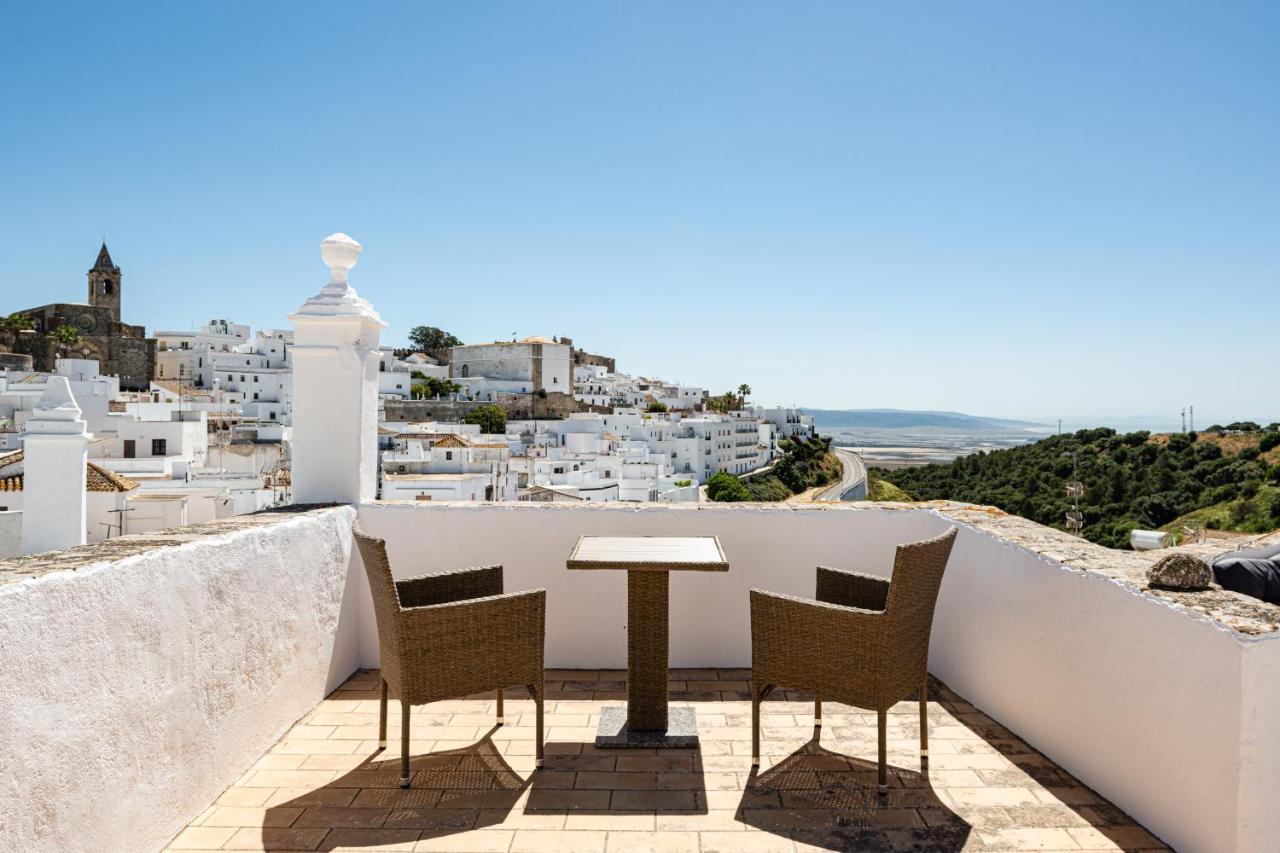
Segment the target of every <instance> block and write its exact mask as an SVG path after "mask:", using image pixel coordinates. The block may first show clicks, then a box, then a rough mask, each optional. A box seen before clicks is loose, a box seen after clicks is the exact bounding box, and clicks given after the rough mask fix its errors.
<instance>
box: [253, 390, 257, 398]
mask: <svg viewBox="0 0 1280 853" xmlns="http://www.w3.org/2000/svg"><path fill="white" fill-rule="evenodd" d="M253 399H255V400H256V399H258V392H257V391H254V392H253Z"/></svg>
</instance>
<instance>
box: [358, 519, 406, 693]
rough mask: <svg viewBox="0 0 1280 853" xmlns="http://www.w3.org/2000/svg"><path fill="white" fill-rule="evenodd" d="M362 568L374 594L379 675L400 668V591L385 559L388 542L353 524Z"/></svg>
mask: <svg viewBox="0 0 1280 853" xmlns="http://www.w3.org/2000/svg"><path fill="white" fill-rule="evenodd" d="M352 532H353V533H354V534H355V538H356V547H358V548H359V549H360V558H361V559H362V560H363V561H364V571H365V574H366V575H368V577H369V591H370V592H371V593H372V594H373V615H374V618H375V619H376V620H377V623H378V650H379V652H380V653H381V656H382V677H383V678H386V679H387V680H388V681H391V680H392V679H391V678H388V675H389V671H390V674H394V673H398V672H399V661H400V620H399V619H398V618H397V614H398V613H399V612H400V594H399V593H398V592H396V582H395V578H393V577H392V576H391V561H390V560H388V559H387V543H386V542H385V541H383V540H382V539H378V538H377V537H375V536H369V535H367V534H366V533H365V532H364V531H363V530H361V529H360V525H359V524H356V525H355V526H354V527H353V528H352Z"/></svg>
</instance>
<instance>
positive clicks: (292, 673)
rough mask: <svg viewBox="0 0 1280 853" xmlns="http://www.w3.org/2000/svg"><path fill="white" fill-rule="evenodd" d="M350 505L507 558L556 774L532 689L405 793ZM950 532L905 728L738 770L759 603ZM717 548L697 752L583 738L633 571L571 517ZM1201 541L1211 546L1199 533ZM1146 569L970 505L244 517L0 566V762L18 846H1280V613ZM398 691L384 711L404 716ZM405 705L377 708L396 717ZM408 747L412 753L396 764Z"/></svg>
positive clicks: (463, 728) (779, 722)
mask: <svg viewBox="0 0 1280 853" xmlns="http://www.w3.org/2000/svg"><path fill="white" fill-rule="evenodd" d="M357 517H358V518H359V520H360V522H361V524H362V526H363V527H364V528H365V529H366V530H368V531H369V532H370V533H372V534H374V535H376V536H381V537H383V538H385V539H386V541H387V544H388V549H389V552H390V556H391V560H392V565H393V567H394V569H395V572H396V573H397V575H402V576H408V575H413V574H419V573H421V572H424V571H428V570H431V569H434V568H439V567H445V566H462V565H475V564H482V563H494V562H496V563H502V564H504V565H505V566H506V583H507V588H508V589H511V590H515V589H521V588H531V587H543V588H545V589H547V591H548V596H547V620H546V621H547V628H546V630H547V651H546V658H547V665H548V666H549V667H552V669H549V670H548V673H547V681H548V683H547V687H548V707H547V713H548V718H547V733H546V734H547V737H546V740H547V752H548V756H547V762H546V766H545V767H544V768H543V769H542V770H538V771H535V770H534V767H533V763H532V750H533V734H532V731H531V727H532V721H531V717H532V711H531V706H530V705H529V703H527V702H526V701H525V700H523V699H522V698H521V697H517V696H516V695H515V694H514V693H512V694H511V697H510V698H509V700H508V705H507V715H508V721H509V724H508V725H506V726H503V727H502V728H497V729H495V727H494V726H493V714H494V708H493V697H492V696H477V697H469V698H464V699H459V700H457V701H451V702H440V703H435V704H433V705H427V706H421V707H420V708H417V709H415V712H416V713H415V716H414V719H413V723H412V728H411V732H412V736H413V742H412V747H411V754H412V755H413V756H414V763H413V766H414V768H415V775H414V788H412V789H411V790H408V791H402V790H400V789H399V788H398V787H397V786H396V777H397V773H396V772H395V769H394V767H393V766H392V765H393V764H394V761H395V758H396V756H395V755H390V756H387V755H384V754H383V753H380V752H378V751H377V749H376V740H375V739H376V737H377V733H376V722H377V710H376V708H377V702H376V695H377V694H376V690H375V688H376V685H377V680H376V679H377V675H376V668H377V667H378V665H379V660H378V645H377V638H376V632H375V625H374V619H373V613H372V606H371V601H370V598H369V592H368V589H367V587H366V585H365V582H364V569H363V566H362V565H361V564H360V561H359V557H358V555H357V554H356V553H355V552H354V551H353V549H352V541H351V533H350V529H351V524H352V522H353V521H354V520H355V519H356V518H357ZM953 524H958V525H960V527H961V532H960V537H959V539H958V540H957V544H956V548H955V551H954V552H953V556H952V561H951V564H950V566H949V568H948V571H947V576H946V579H945V580H944V582H943V586H942V593H941V596H940V599H939V604H938V611H937V617H936V620H935V625H934V631H933V638H932V645H931V654H930V672H931V673H932V676H933V678H934V679H935V680H934V682H933V684H932V687H931V695H930V697H929V699H930V706H929V713H930V739H931V744H930V747H931V754H932V756H933V757H932V759H931V761H930V763H929V765H928V767H927V770H926V772H923V773H922V772H921V771H922V768H921V765H920V761H919V759H918V757H917V755H916V752H915V749H914V746H915V744H916V741H915V737H916V734H917V731H916V728H915V725H916V717H915V713H916V709H915V706H914V704H912V703H906V704H904V705H902V706H899V708H898V709H895V711H894V712H893V713H892V714H891V717H890V752H889V762H890V765H891V767H892V774H891V781H892V786H891V790H890V795H889V798H888V800H887V801H886V802H880V801H877V800H876V799H875V798H874V796H869V795H870V794H871V792H873V791H874V784H873V783H874V769H873V768H874V764H873V762H874V757H875V725H874V714H870V715H868V714H867V713H865V712H862V711H859V710H857V709H853V708H848V707H843V706H833V705H828V706H827V707H826V709H825V714H824V716H825V718H826V724H825V725H824V726H823V731H822V733H821V740H820V741H818V742H815V739H814V734H815V732H814V727H813V717H812V712H813V707H812V704H811V702H810V701H808V698H807V697H804V696H801V695H797V694H787V693H784V694H781V695H778V694H775V696H774V697H771V699H770V700H769V701H767V702H766V704H765V710H764V714H765V725H764V736H763V743H764V753H765V754H764V756H763V763H762V766H761V768H760V770H759V772H755V773H753V772H752V771H751V768H750V760H749V748H750V740H749V738H750V728H749V701H748V699H747V694H746V692H745V691H746V685H747V679H748V678H749V669H748V667H749V666H750V646H749V641H748V640H749V637H748V611H747V590H748V589H750V588H752V587H765V588H769V589H773V590H777V591H780V592H785V593H791V594H798V595H810V594H812V591H813V583H814V566H815V565H817V564H819V563H822V564H828V565H838V566H845V567H849V568H860V569H862V570H864V571H871V572H876V573H879V574H887V573H888V572H889V567H890V566H891V561H892V554H893V550H894V548H895V546H896V545H897V544H898V543H900V542H906V541H913V540H917V539H921V538H925V537H928V536H930V535H934V534H936V533H938V532H940V531H942V530H944V529H946V528H947V527H948V526H949V525H953ZM593 533H594V534H621V535H625V534H640V533H651V534H659V535H683V534H707V533H714V534H716V535H718V536H719V537H720V539H721V542H722V543H723V546H724V549H725V552H726V554H727V556H728V559H729V561H730V564H731V568H730V570H729V572H728V573H727V574H716V575H705V576H699V574H698V573H692V574H690V575H688V576H680V577H676V578H673V580H672V583H671V592H672V599H671V663H672V666H673V667H675V669H673V671H672V672H671V676H670V679H671V682H672V685H671V690H672V691H673V695H674V698H675V700H676V702H677V703H682V702H688V703H691V704H694V705H696V706H697V708H698V712H699V725H700V736H701V738H702V745H701V748H700V749H699V750H696V751H663V752H658V751H640V752H630V751H628V752H623V753H618V752H612V751H598V750H596V749H595V747H594V746H593V744H592V739H593V737H594V732H595V729H594V724H595V721H596V719H597V717H598V715H599V713H600V709H601V708H603V707H605V706H607V705H611V704H619V703H620V700H621V697H622V693H621V691H622V689H623V686H624V685H623V681H622V679H623V678H624V675H623V674H622V671H621V670H622V667H624V666H625V659H626V630H625V623H626V618H625V611H626V594H625V578H624V577H622V576H621V574H620V573H614V572H599V573H595V572H590V573H569V572H567V571H566V570H565V567H564V560H565V557H566V555H567V554H568V553H569V550H570V549H571V547H572V545H573V543H574V541H575V540H576V539H577V537H578V536H580V535H583V534H593ZM1191 547H1192V548H1193V549H1200V548H1204V547H1206V546H1199V545H1197V546H1191ZM1157 556H1158V555H1154V554H1150V553H1148V554H1137V553H1128V552H1125V553H1121V552H1113V551H1109V550H1107V549H1104V548H1100V547H1097V546H1093V545H1091V544H1089V543H1087V542H1083V541H1082V540H1079V539H1075V538H1073V537H1070V536H1067V535H1066V534H1063V533H1060V532H1058V531H1053V530H1049V529H1046V528H1043V527H1039V526H1038V525H1035V524H1032V523H1031V522H1028V521H1026V520H1024V519H1019V518H1016V517H1012V516H1006V515H1004V514H1002V513H999V512H998V511H995V510H990V509H988V508H981V507H967V506H960V505H953V504H940V505H931V506H907V505H889V504H885V505H877V504H853V505H850V504H842V505H838V504H816V505H794V506H787V505H749V504H738V505H710V506H709V505H672V504H652V505H639V506H637V505H627V506H621V505H610V504H447V503H439V504H436V503H433V504H417V503H411V502H404V503H387V502H367V503H362V504H359V505H358V506H356V507H348V506H341V507H332V508H320V509H307V508H305V507H299V508H296V509H294V510H292V511H289V512H272V513H262V514H258V515H254V516H243V517H239V518H235V519H228V520H225V521H220V522H216V523H212V524H207V525H196V526H192V527H188V528H183V529H181V530H175V531H170V532H167V533H160V534H149V535H146V536H136V537H121V538H118V539H113V540H109V541H108V542H104V543H100V544H98V545H94V546H87V547H81V548H73V549H69V550H66V551H61V552H55V553H52V554H46V555H40V556H35V557H27V558H21V559H16V560H10V561H7V562H4V563H0V642H3V643H4V644H5V647H6V648H9V649H11V650H14V649H21V650H22V653H21V654H9V655H6V656H5V657H4V658H3V659H2V661H0V683H3V684H5V685H6V698H5V710H6V726H5V727H4V728H3V729H0V731H3V735H2V736H0V738H2V739H0V748H2V749H3V750H4V754H5V756H6V762H7V770H8V774H7V775H8V778H10V779H11V780H13V781H12V783H11V784H10V785H9V786H7V787H5V788H4V789H0V809H3V811H2V812H0V813H3V814H5V820H4V823H3V827H4V828H3V830H0V833H2V834H0V838H3V839H4V841H5V846H12V847H13V848H14V849H22V850H67V849H93V850H130V851H132V850H158V849H164V848H166V847H168V848H169V849H173V850H186V849H219V848H225V849H266V850H294V849H320V850H347V849H361V850H368V849H373V850H397V849H417V850H463V849H469V850H474V849H481V850H483V849H501V850H510V851H522V850H572V849H586V850H599V851H606V850H618V849H664V850H699V849H701V850H703V851H710V850H774V849H777V850H810V849H836V850H838V849H936V850H960V849H1015V850H1018V849H1030V848H1039V849H1148V848H1161V847H1162V846H1163V844H1165V843H1167V844H1169V845H1171V846H1174V847H1176V848H1178V849H1187V850H1231V849H1240V850H1261V849H1267V847H1268V844H1269V841H1268V840H1269V839H1273V838H1274V837H1276V835H1277V833H1280V816H1277V815H1276V814H1275V812H1274V810H1273V809H1271V808H1270V805H1269V802H1270V794H1272V793H1273V792H1274V791H1275V790H1276V784H1277V780H1280V733H1277V732H1276V730H1275V727H1274V725H1273V721H1274V719H1275V718H1276V714H1277V713H1278V712H1280V689H1277V688H1276V687H1275V685H1276V684H1280V645H1277V643H1276V642H1275V641H1276V639H1277V638H1280V633H1277V631H1276V628H1277V625H1280V618H1278V614H1280V610H1278V609H1277V608H1275V607H1273V606H1270V605H1265V604H1262V603H1260V602H1256V601H1252V600H1249V599H1244V598H1241V597H1239V596H1235V595H1233V594H1231V593H1226V592H1223V591H1221V590H1218V591H1210V592H1205V593H1195V594H1192V593H1182V594H1179V593H1164V592H1156V591H1151V590H1144V589H1142V588H1141V584H1140V583H1139V580H1138V579H1139V578H1140V576H1141V574H1142V572H1143V570H1144V569H1145V567H1146V566H1147V565H1149V563H1150V562H1151V561H1153V560H1154V559H1156V557H1157ZM395 710H396V705H395V703H392V713H393V715H394V713H395ZM397 723H398V720H395V719H393V720H392V721H391V730H392V731H393V732H394V731H395V730H396V725H397ZM392 752H394V750H392Z"/></svg>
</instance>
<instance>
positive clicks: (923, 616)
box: [885, 527, 957, 674]
mask: <svg viewBox="0 0 1280 853" xmlns="http://www.w3.org/2000/svg"><path fill="white" fill-rule="evenodd" d="M956 529H957V528H955V527H952V528H951V529H950V530H948V531H947V532H946V533H943V534H942V535H941V536H935V537H934V538H932V539H926V540H924V541H923V542H910V543H908V544H906V545H899V546H898V553H897V555H896V557H895V558H894V561H893V577H892V578H890V580H889V600H888V601H887V602H886V604H885V617H886V619H887V620H888V623H889V625H888V632H889V636H888V641H889V648H890V649H891V651H892V653H893V654H894V655H895V656H898V657H899V659H900V660H901V661H902V662H903V663H904V664H906V665H908V666H910V667H911V668H912V669H915V668H923V667H924V665H925V662H926V661H927V660H928V657H929V632H930V630H931V629H932V628H933V610H934V607H935V605H937V603H938V589H939V587H941V586H942V573H943V572H944V571H945V570H946V568H947V560H948V559H949V558H950V557H951V546H952V545H953V544H954V543H955V541H956ZM921 674H923V673H921Z"/></svg>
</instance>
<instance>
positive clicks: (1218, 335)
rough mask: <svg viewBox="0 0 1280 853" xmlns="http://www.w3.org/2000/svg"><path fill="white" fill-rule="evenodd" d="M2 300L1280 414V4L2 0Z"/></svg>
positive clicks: (930, 388) (1061, 400)
mask: <svg viewBox="0 0 1280 853" xmlns="http://www.w3.org/2000/svg"><path fill="white" fill-rule="evenodd" d="M5 29H6V31H7V36H8V37H7V38H6V39H5V47H6V55H5V58H4V70H3V72H0V96H2V100H0V103H2V104H3V107H2V111H0V116H2V118H0V166H2V167H3V171H2V172H0V176H2V177H0V228H2V230H0V241H2V248H3V253H4V260H5V271H4V274H3V282H4V283H3V285H0V311H4V312H7V311H11V310H14V309H17V308H25V307H31V306H33V305H37V304H43V303H45V302H51V301H57V300H82V299H83V298H84V295H83V289H84V281H85V279H84V273H85V271H86V270H87V269H88V267H89V266H90V264H91V263H92V262H93V259H94V257H95V255H96V253H97V249H98V241H99V239H100V238H101V237H102V235H104V234H105V235H106V236H107V241H108V244H109V246H110V248H111V252H112V255H113V257H114V259H115V261H116V262H117V263H118V264H120V265H121V267H122V268H123V270H124V276H125V277H124V299H125V315H126V316H125V319H126V320H128V321H130V322H134V323H143V324H145V325H146V326H147V327H148V328H149V329H155V328H190V327H192V326H194V325H198V324H200V323H203V322H205V321H206V320H208V319H210V318H212V317H228V318H231V319H234V320H236V321H239V322H247V323H250V324H252V325H253V326H254V327H255V328H260V327H272V326H283V325H286V323H287V321H286V320H285V316H286V314H287V313H288V312H289V311H290V310H292V309H293V308H295V307H296V306H297V305H298V304H299V303H301V302H302V301H303V300H304V299H305V298H306V297H307V296H308V295H310V294H311V293H312V292H314V291H315V290H316V289H318V288H319V287H320V285H321V284H323V282H324V280H325V270H324V267H323V266H322V265H321V263H320V261H319V255H318V248H317V245H318V243H319V240H320V239H321V238H322V237H323V236H325V235H326V234H329V233H331V232H333V231H345V232H346V233H348V234H351V235H352V236H353V237H355V238H356V239H358V240H360V241H361V242H362V243H363V244H364V247H365V251H364V255H363V256H362V258H361V261H360V266H359V267H358V268H357V269H356V270H355V271H354V272H353V273H352V283H353V284H355V285H356V286H357V287H358V288H359V290H360V292H361V294H362V295H365V296H367V297H368V298H369V299H370V300H371V301H372V302H373V303H374V304H375V306H376V307H377V308H378V309H380V311H381V312H382V315H383V317H384V319H386V320H387V321H388V322H389V323H390V328H389V329H388V330H387V333H386V335H385V339H386V340H389V341H390V342H402V341H404V340H405V336H406V334H407V331H408V329H409V327H411V326H413V325H416V324H427V325H435V326H441V327H443V328H446V329H448V330H450V331H453V332H454V333H456V334H457V335H458V336H460V337H461V338H463V339H465V340H467V341H469V342H472V341H478V340H490V339H494V338H504V337H509V336H510V334H511V333H512V332H513V331H514V332H516V333H517V334H518V335H520V336H525V335H532V334H539V335H548V336H550V335H568V336H571V337H572V338H573V339H574V340H575V342H577V343H578V344H579V345H581V346H583V347H584V348H586V349H589V350H592V351H596V352H604V353H608V354H612V355H615V356H617V358H618V364H619V368H620V369H621V370H624V371H627V372H633V373H645V374H650V375H659V376H663V377H666V378H674V379H679V380H682V381H685V382H688V383H693V384H700V385H705V386H710V388H711V389H712V391H714V392H719V391H722V390H725V389H728V388H731V387H736V386H737V385H738V384H739V383H740V382H748V383H750V384H751V385H752V386H753V388H754V390H755V394H754V396H755V397H756V398H757V399H759V400H761V401H764V402H778V403H791V402H797V403H801V404H807V405H811V406H817V407H826V408H836V407H898V408H931V409H957V410H961V411H967V412H973V413H977V414H985V415H1007V416H1042V417H1048V416H1057V415H1063V416H1064V417H1079V416H1090V415H1100V414H1128V413H1136V412H1157V411H1158V412H1174V413H1176V412H1177V410H1178V409H1180V408H1181V407H1182V406H1183V405H1185V404H1187V403H1193V404H1195V405H1196V409H1197V412H1198V413H1205V416H1206V417H1214V416H1216V415H1219V414H1221V416H1223V417H1232V416H1241V417H1244V416H1249V417H1269V416H1274V415H1276V414H1278V413H1280V369H1277V366H1276V365H1277V363H1278V362H1280V358H1278V356H1277V352H1278V351H1280V350H1278V349H1277V328H1278V327H1277V317H1280V5H1278V4H1276V3H1273V2H1259V3H1247V2H1239V3H1176V2H1164V0H1162V2H1149V3H1143V2H1123V3H1117V2H1112V1H1111V0H1108V2H1100V3H1085V2H1069V3H1068V2H1064V3H1047V2H1045V3H1040V2H1035V3H1028V2H1022V0H1019V2H1010V3H954V2H939V3H914V2H911V3H883V4H877V5H870V4H863V3H853V2H840V3H833V4H829V5H828V4H819V3H803V4H794V3H769V4H757V3H746V2H724V3H701V2H700V3H689V2H678V3H669V4H660V3H655V2H645V3H628V4H613V3H603V2H597V0H592V2H585V3H563V2H562V3H542V4H538V3H503V4H490V3H477V2H465V3H461V2H460V3H453V4H430V3H420V2H414V3H405V4H403V5H393V4H389V3H377V4H359V3H351V2H347V3H343V4H337V5H331V6H330V5H324V4H320V3H307V4H301V3H298V4H286V3H274V2H271V3H252V4H248V3H246V4H236V3H216V4H215V3H199V4H197V3H173V2H167V3H157V4H154V5H152V6H150V7H145V6H143V5H142V4H123V5H118V6H117V5H116V4H104V3H93V4H83V5H80V6H76V5H74V4H43V3H21V4H10V5H9V6H8V7H7V8H6V12H5Z"/></svg>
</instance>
